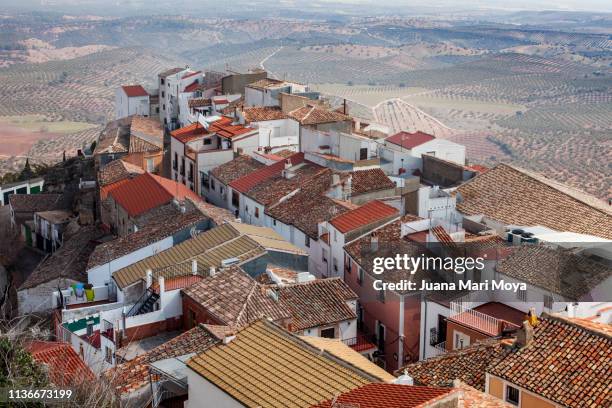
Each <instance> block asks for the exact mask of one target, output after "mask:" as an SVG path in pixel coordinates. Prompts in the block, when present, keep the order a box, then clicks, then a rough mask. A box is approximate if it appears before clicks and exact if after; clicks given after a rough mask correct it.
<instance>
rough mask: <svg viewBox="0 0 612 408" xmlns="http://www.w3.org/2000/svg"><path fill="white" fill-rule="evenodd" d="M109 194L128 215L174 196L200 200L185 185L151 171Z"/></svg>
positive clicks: (145, 209)
mask: <svg viewBox="0 0 612 408" xmlns="http://www.w3.org/2000/svg"><path fill="white" fill-rule="evenodd" d="M109 195H110V196H111V197H112V198H113V199H114V200H115V201H116V202H117V204H118V205H120V206H121V207H122V208H123V209H125V210H126V211H127V213H128V214H129V215H130V217H135V216H138V215H140V214H143V213H145V212H147V211H149V210H152V209H154V208H157V207H159V206H161V205H164V204H167V203H169V202H171V201H172V200H173V199H175V198H176V199H178V200H184V199H185V198H186V197H189V198H191V199H193V200H200V197H198V195H197V194H196V193H194V192H193V191H191V190H189V189H188V188H187V187H186V186H185V185H183V184H181V183H178V182H176V181H174V180H170V179H166V178H163V177H160V176H156V175H154V174H151V173H145V174H142V175H139V176H137V177H135V178H133V179H131V180H130V181H128V182H127V183H124V184H122V185H120V186H118V187H117V188H114V189H112V190H111V191H110V192H109Z"/></svg>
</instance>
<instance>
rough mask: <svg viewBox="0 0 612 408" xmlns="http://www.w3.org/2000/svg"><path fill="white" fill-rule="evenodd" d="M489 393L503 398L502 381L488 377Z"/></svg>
mask: <svg viewBox="0 0 612 408" xmlns="http://www.w3.org/2000/svg"><path fill="white" fill-rule="evenodd" d="M489 394H491V395H493V396H494V397H497V398H499V399H500V400H503V399H504V383H503V382H502V380H500V379H499V378H495V377H489Z"/></svg>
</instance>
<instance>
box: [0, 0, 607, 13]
mask: <svg viewBox="0 0 612 408" xmlns="http://www.w3.org/2000/svg"><path fill="white" fill-rule="evenodd" d="M241 4H242V5H245V6H247V7H250V8H261V9H262V10H263V9H275V8H276V9H278V8H291V9H294V10H295V8H298V9H299V8H303V9H304V10H319V11H321V10H325V9H329V10H330V11H331V10H334V11H337V10H348V11H355V10H358V11H359V12H360V13H364V12H369V13H371V14H372V15H376V14H381V13H385V12H390V11H394V10H408V11H410V10H417V9H420V10H422V9H434V10H435V9H439V10H440V12H441V13H448V12H453V11H465V10H469V9H472V10H474V9H479V10H487V9H488V10H500V11H501V10H503V11H518V10H568V11H594V12H612V0H20V1H15V0H0V12H1V10H2V9H8V10H16V9H28V10H37V11H58V12H71V11H73V12H75V13H77V12H78V13H87V12H90V13H101V14H105V13H108V14H121V13H122V11H123V12H125V13H131V14H133V13H134V12H142V13H143V14H150V13H155V12H159V11H160V10H162V11H166V10H172V11H174V12H175V13H174V14H180V12H181V10H185V9H190V10H198V11H200V10H201V11H202V12H205V11H206V10H207V9H208V10H211V9H216V10H223V9H224V8H227V9H228V10H229V9H232V10H236V9H240V5H241ZM355 6H363V7H364V8H363V9H359V7H355Z"/></svg>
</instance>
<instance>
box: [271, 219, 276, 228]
mask: <svg viewBox="0 0 612 408" xmlns="http://www.w3.org/2000/svg"><path fill="white" fill-rule="evenodd" d="M272 224H274V226H275V227H276V219H275V220H274V221H272Z"/></svg>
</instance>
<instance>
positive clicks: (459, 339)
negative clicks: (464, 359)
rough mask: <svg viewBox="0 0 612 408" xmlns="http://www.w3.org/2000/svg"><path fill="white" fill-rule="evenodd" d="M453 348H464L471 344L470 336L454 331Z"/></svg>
mask: <svg viewBox="0 0 612 408" xmlns="http://www.w3.org/2000/svg"><path fill="white" fill-rule="evenodd" d="M453 333H454V335H455V336H454V337H453V340H454V343H453V350H457V349H462V348H464V347H467V346H469V345H470V336H468V335H467V334H464V333H461V332H460V331H457V330H455V331H454V332H453Z"/></svg>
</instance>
